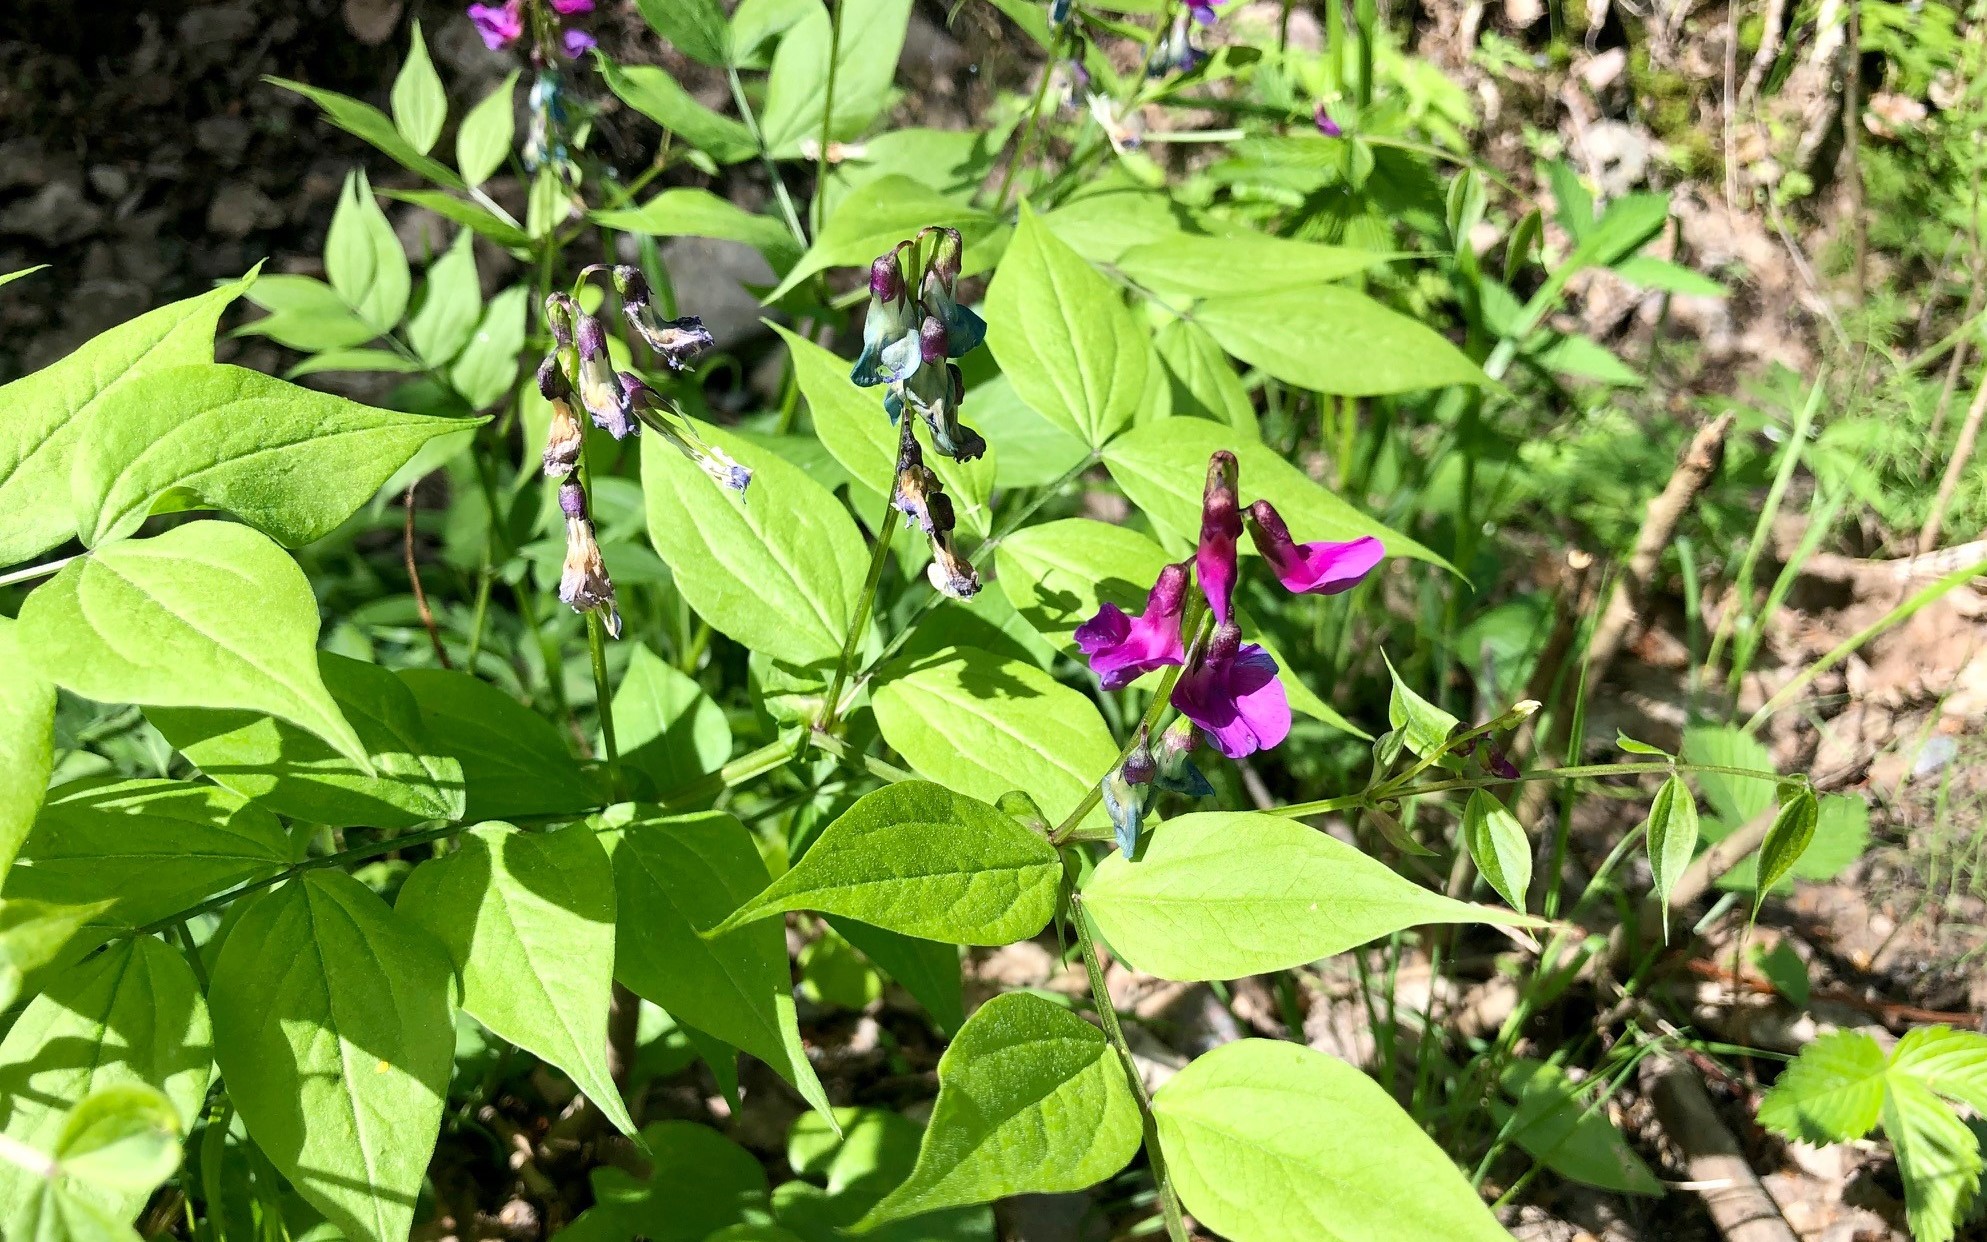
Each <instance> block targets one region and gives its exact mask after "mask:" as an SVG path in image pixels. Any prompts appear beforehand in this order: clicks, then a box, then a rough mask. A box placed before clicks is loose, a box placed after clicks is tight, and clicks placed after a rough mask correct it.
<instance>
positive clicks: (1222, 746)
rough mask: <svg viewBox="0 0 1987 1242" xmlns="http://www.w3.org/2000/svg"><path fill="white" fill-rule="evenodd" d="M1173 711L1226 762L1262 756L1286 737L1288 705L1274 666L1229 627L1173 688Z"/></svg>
mask: <svg viewBox="0 0 1987 1242" xmlns="http://www.w3.org/2000/svg"><path fill="white" fill-rule="evenodd" d="M1173 706H1174V707H1176V708H1178V709H1179V710H1180V714H1181V715H1183V716H1185V717H1186V718H1187V719H1189V720H1191V721H1193V722H1194V723H1195V724H1196V725H1198V726H1199V727H1200V729H1201V731H1202V732H1203V733H1205V734H1207V735H1208V737H1209V738H1211V739H1212V740H1213V742H1214V748H1215V749H1216V750H1218V751H1220V752H1221V753H1222V754H1224V755H1226V756H1228V757H1229V758H1230V759H1241V758H1243V757H1245V756H1247V755H1253V754H1255V753H1256V752H1257V751H1258V750H1267V749H1269V748H1270V747H1272V746H1275V745H1277V744H1278V743H1279V742H1281V741H1283V739H1284V738H1286V737H1288V736H1289V735H1290V700H1289V698H1288V697H1287V696H1286V695H1285V694H1284V690H1283V682H1282V681H1280V680H1278V678H1277V667H1276V661H1275V660H1273V659H1271V658H1270V654H1269V652H1267V651H1264V650H1263V649H1262V648H1261V647H1258V646H1257V645H1256V644H1254V643H1249V644H1248V645H1246V646H1244V645H1243V643H1242V631H1241V630H1240V629H1238V628H1237V627H1236V626H1234V625H1222V626H1219V627H1217V628H1216V629H1215V631H1214V637H1213V638H1212V639H1211V640H1210V641H1209V642H1208V644H1207V647H1206V648H1205V649H1204V650H1203V651H1202V652H1201V653H1200V656H1199V658H1198V659H1196V660H1195V661H1194V663H1193V664H1192V665H1190V666H1189V667H1188V668H1187V671H1186V672H1184V673H1182V674H1181V675H1180V681H1179V684H1178V685H1176V686H1174V687H1173Z"/></svg>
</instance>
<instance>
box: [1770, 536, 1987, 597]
mask: <svg viewBox="0 0 1987 1242" xmlns="http://www.w3.org/2000/svg"><path fill="white" fill-rule="evenodd" d="M1791 551H1792V550H1791V549H1783V550H1782V555H1790V554H1791ZM1983 560H1987V539H1975V540H1974V541H1973V542H1971V543H1959V544H1954V545H1953V546H1952V547H1950V548H1940V549H1939V550H1938V551H1936V552H1927V553H1925V554H1923V555H1919V556H1900V557H1897V558H1895V559H1892V560H1865V559H1863V558H1861V557H1855V556H1843V555H1841V554H1840V553H1836V552H1815V553H1811V554H1809V556H1808V557H1807V558H1806V559H1804V560H1803V561H1802V562H1801V573H1802V575H1803V576H1805V577H1809V578H1819V579H1821V580H1823V581H1825V582H1842V583H1847V584H1849V585H1850V586H1853V587H1856V588H1857V589H1859V590H1862V591H1865V592H1868V591H1869V590H1870V589H1871V588H1881V587H1900V586H1909V585H1911V584H1912V583H1914V582H1918V581H1921V580H1930V579H1933V578H1943V577H1945V576H1946V575H1947V574H1949V573H1951V572H1953V571H1954V570H1955V569H1962V568H1964V567H1966V566H1968V565H1973V564H1977V563H1979V562H1980V561H1983Z"/></svg>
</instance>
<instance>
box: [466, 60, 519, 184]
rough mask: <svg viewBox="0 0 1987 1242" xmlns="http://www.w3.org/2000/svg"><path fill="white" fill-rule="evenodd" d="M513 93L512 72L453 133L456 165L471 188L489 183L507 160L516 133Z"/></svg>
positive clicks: (514, 94)
mask: <svg viewBox="0 0 1987 1242" xmlns="http://www.w3.org/2000/svg"><path fill="white" fill-rule="evenodd" d="M516 94H517V70H515V69H513V70H511V71H510V73H509V74H508V75H506V76H505V78H504V80H503V82H502V83H501V84H499V85H498V87H497V89H495V90H493V91H491V92H490V93H489V94H488V95H485V96H484V97H483V102H481V103H479V104H477V105H476V106H475V107H474V108H471V109H470V110H469V115H468V116H466V117H464V118H462V126H461V128H459V129H457V130H456V131H455V166H456V167H457V168H458V169H460V170H461V172H462V179H463V181H464V182H466V183H468V185H469V186H470V188H471V189H474V188H475V187H477V186H479V185H482V184H483V183H484V182H485V181H488V180H489V179H490V178H491V176H492V175H493V174H495V173H496V171H497V170H498V169H499V168H502V167H503V166H504V161H505V160H506V159H508V158H509V157H510V153H511V139H512V138H513V137H515V136H516V132H517V120H516V116H515V113H514V112H513V111H512V109H513V107H514V106H515V105H514V103H513V100H514V98H515V96H516Z"/></svg>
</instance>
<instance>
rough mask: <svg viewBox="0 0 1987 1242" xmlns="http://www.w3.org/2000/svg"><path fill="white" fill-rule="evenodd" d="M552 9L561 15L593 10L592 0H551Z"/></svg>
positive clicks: (565, 15) (574, 14)
mask: <svg viewBox="0 0 1987 1242" xmlns="http://www.w3.org/2000/svg"><path fill="white" fill-rule="evenodd" d="M552 11H553V12H554V13H557V14H558V15H559V16H561V17H574V16H577V15H578V14H581V13H591V12H593V0H552Z"/></svg>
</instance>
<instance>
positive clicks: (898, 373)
mask: <svg viewBox="0 0 1987 1242" xmlns="http://www.w3.org/2000/svg"><path fill="white" fill-rule="evenodd" d="M908 245H910V243H909V242H904V243H902V244H900V245H898V246H897V247H896V248H895V249H893V250H891V251H890V253H888V254H884V255H878V256H877V258H876V261H875V262H873V263H871V264H870V265H869V314H868V316H867V317H866V318H864V320H863V321H862V353H861V354H860V355H858V356H857V358H856V361H855V366H854V367H853V368H851V369H850V371H849V378H850V379H851V380H853V381H855V383H856V384H857V385H858V386H859V387H863V388H873V387H875V386H876V385H878V384H896V383H899V382H901V381H903V380H904V379H906V378H908V377H909V376H910V374H911V373H912V372H913V371H916V370H917V369H918V364H919V362H920V361H921V360H922V359H921V357H920V351H919V340H918V318H917V313H916V307H914V306H913V305H912V304H911V300H910V298H909V297H907V296H906V290H905V288H904V271H903V267H902V264H901V261H900V260H899V258H898V256H899V255H901V254H902V253H903V251H904V248H905V247H906V246H908Z"/></svg>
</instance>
